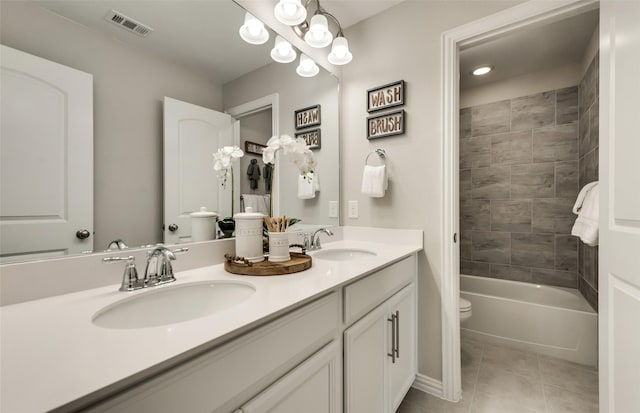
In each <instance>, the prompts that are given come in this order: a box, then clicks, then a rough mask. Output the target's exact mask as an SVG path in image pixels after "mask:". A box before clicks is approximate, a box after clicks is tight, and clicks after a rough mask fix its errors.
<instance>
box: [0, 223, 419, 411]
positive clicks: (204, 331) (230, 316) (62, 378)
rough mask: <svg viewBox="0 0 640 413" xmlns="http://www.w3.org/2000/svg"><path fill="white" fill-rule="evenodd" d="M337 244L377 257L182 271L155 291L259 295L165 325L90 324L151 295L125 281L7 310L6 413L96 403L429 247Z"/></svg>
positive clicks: (1, 314) (0, 314) (1, 317)
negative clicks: (284, 267) (219, 286)
mask: <svg viewBox="0 0 640 413" xmlns="http://www.w3.org/2000/svg"><path fill="white" fill-rule="evenodd" d="M419 232H420V233H421V231H419ZM419 238H420V240H421V238H422V237H421V235H420V237H419ZM332 248H359V249H365V250H371V251H374V252H376V254H377V255H376V256H373V257H371V258H367V259H362V260H354V261H346V262H338V261H327V260H322V259H314V260H313V266H312V268H310V269H309V270H306V271H304V272H300V273H296V274H289V275H281V276H272V277H251V276H241V275H234V274H230V273H227V272H226V271H224V268H223V265H222V264H219V265H212V266H208V267H202V268H197V269H193V270H188V271H182V272H178V273H176V278H177V281H176V282H174V283H171V284H169V285H166V286H160V287H154V288H171V287H172V286H175V285H180V284H185V283H191V282H198V281H209V280H242V281H245V282H249V283H251V284H253V285H254V286H255V288H256V292H255V294H254V295H253V296H252V297H251V298H249V299H248V300H247V301H244V302H242V303H241V304H238V305H236V306H235V307H232V308H229V309H227V310H224V311H222V312H218V313H215V314H212V315H209V316H206V317H202V318H198V319H195V320H191V321H186V322H182V323H177V324H172V325H167V326H160V327H151V328H139V329H129V330H115V329H106V328H101V327H97V326H95V325H94V324H93V323H92V321H91V319H92V317H93V315H94V314H95V313H96V312H97V311H98V310H100V309H102V308H103V307H105V306H107V305H109V304H112V303H114V302H116V301H119V300H121V299H123V298H125V297H127V296H130V295H135V294H144V293H146V292H147V291H149V290H143V291H134V292H130V293H125V292H120V291H118V287H119V286H118V285H111V286H108V287H101V288H95V289H91V290H85V291H80V292H76V293H71V294H65V295H60V296H55V297H49V298H45V299H40V300H35V301H28V302H24V303H20V304H15V305H9V306H4V307H1V308H0V321H1V329H2V330H1V348H0V351H1V371H0V376H1V378H2V380H1V393H0V399H1V402H0V403H1V404H0V410H1V411H6V412H17V411H20V412H43V411H49V410H52V409H56V408H59V407H61V406H65V405H68V404H69V403H71V402H73V401H76V400H78V399H81V398H86V397H89V398H93V397H95V396H96V395H100V394H101V393H104V390H105V389H106V388H110V389H114V388H117V387H118V383H120V384H122V383H123V382H124V381H126V380H127V379H128V380H131V379H132V378H135V379H139V378H142V377H144V374H145V371H147V374H153V369H154V368H157V367H158V366H160V365H163V366H170V365H171V364H172V363H178V362H179V361H180V357H184V356H185V355H188V354H189V353H193V354H196V353H199V352H202V351H205V350H207V349H210V348H213V347H214V346H216V345H218V344H220V343H222V342H224V341H227V340H229V339H231V338H233V337H235V336H237V335H238V334H241V333H243V332H245V331H248V330H249V329H251V328H254V327H256V326H257V325H260V324H262V323H264V322H266V321H268V320H270V319H272V318H274V317H276V316H278V315H280V314H283V313H285V312H287V311H290V310H292V309H294V308H296V307H298V306H300V305H302V304H304V303H306V302H309V301H310V300H312V299H314V298H316V297H319V296H321V295H323V294H324V293H326V292H328V291H331V290H334V289H336V288H339V287H340V286H342V285H344V284H347V283H349V282H352V281H354V280H356V279H357V278H359V277H361V276H364V275H366V274H368V273H370V272H372V271H375V270H377V269H380V268H382V267H384V266H387V265H389V264H390V263H393V262H396V261H398V260H400V259H402V258H404V257H407V256H409V255H411V254H413V253H415V252H417V251H419V250H421V249H422V244H421V243H420V242H415V243H406V242H405V243H375V242H365V241H351V240H341V241H335V242H327V243H326V244H325V246H324V248H323V250H328V249H332ZM313 254H314V253H310V255H312V256H313ZM167 311H171V309H170V308H167Z"/></svg>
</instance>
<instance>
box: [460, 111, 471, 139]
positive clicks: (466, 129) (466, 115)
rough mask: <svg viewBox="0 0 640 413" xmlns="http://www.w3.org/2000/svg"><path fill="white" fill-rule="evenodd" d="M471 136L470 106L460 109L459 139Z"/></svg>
mask: <svg viewBox="0 0 640 413" xmlns="http://www.w3.org/2000/svg"><path fill="white" fill-rule="evenodd" d="M470 137H471V108H464V109H460V139H464V138H470Z"/></svg>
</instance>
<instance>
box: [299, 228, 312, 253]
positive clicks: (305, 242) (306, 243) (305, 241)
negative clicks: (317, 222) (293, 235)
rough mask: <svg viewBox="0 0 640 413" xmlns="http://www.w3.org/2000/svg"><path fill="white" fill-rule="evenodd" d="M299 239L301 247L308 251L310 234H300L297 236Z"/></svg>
mask: <svg viewBox="0 0 640 413" xmlns="http://www.w3.org/2000/svg"><path fill="white" fill-rule="evenodd" d="M298 236H299V237H303V238H302V245H304V249H306V250H308V249H310V248H311V233H310V232H301V233H299V234H298Z"/></svg>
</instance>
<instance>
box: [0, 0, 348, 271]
mask: <svg viewBox="0 0 640 413" xmlns="http://www.w3.org/2000/svg"><path fill="white" fill-rule="evenodd" d="M0 7H1V8H2V10H1V11H2V13H0V23H1V24H0V26H1V27H0V39H1V43H2V45H3V49H2V66H3V67H2V76H3V77H2V83H3V88H2V94H3V95H2V106H3V110H2V140H1V144H2V151H1V152H2V159H1V165H2V174H1V175H0V178H1V179H2V185H1V188H2V196H1V197H0V202H1V204H0V215H1V217H0V219H1V221H0V225H2V227H1V228H0V229H1V231H0V233H1V236H2V240H1V243H0V245H1V251H0V253H1V254H2V257H1V258H2V262H7V261H11V260H24V259H32V258H47V257H57V256H60V255H64V254H67V253H79V252H84V251H87V250H94V251H102V250H105V249H106V248H107V247H108V246H109V245H111V246H112V247H113V248H117V246H118V244H119V243H120V245H122V244H125V245H127V246H129V247H136V246H140V245H148V244H153V243H158V242H163V241H164V242H166V243H176V242H188V241H190V240H191V219H190V214H191V213H192V212H196V211H199V210H200V207H206V208H207V210H208V211H214V212H216V213H217V214H218V216H219V217H220V218H224V217H227V216H230V215H232V213H233V212H238V211H240V208H241V205H245V206H249V205H252V206H254V205H255V206H254V208H258V209H260V207H259V205H260V203H262V204H264V202H265V201H264V200H265V198H266V196H267V195H268V194H271V196H272V200H271V202H272V204H273V213H274V215H275V214H277V215H287V216H292V217H297V218H301V219H302V222H303V223H304V224H321V225H331V224H333V225H337V224H338V218H337V217H329V203H330V202H331V201H338V194H339V188H338V167H337V165H338V82H337V80H336V78H335V77H333V76H331V75H330V74H329V73H328V72H326V71H324V70H323V69H321V71H320V74H319V75H317V76H315V77H313V78H302V77H300V76H298V75H297V74H296V67H297V63H298V62H297V60H296V61H294V62H292V63H289V64H282V63H276V62H274V61H273V60H272V59H271V57H270V53H271V49H272V48H273V47H274V42H275V40H276V34H275V33H273V32H271V31H269V35H270V38H269V40H268V41H267V42H266V43H264V44H262V45H252V44H248V43H246V42H244V41H243V40H242V39H241V38H240V36H239V28H240V26H241V25H242V24H243V22H244V18H245V11H244V10H243V9H242V8H240V7H239V6H238V5H236V4H235V3H233V2H232V1H231V0H229V1H226V0H225V1H214V2H180V1H145V2H139V1H91V2H77V1H3V2H2V4H1V6H0ZM114 16H120V17H122V18H123V19H125V20H124V21H131V22H134V24H136V25H139V26H138V28H137V29H134V31H132V30H127V29H123V28H122V27H120V26H118V25H116V24H114V23H113V21H112V20H113V18H114ZM117 19H118V18H117V17H116V20H117ZM127 19H128V20H127ZM136 30H137V31H138V32H136ZM145 31H146V32H147V33H146V37H145V36H141V33H140V32H145ZM7 54H12V59H13V60H11V61H12V62H14V61H15V62H17V63H11V65H13V66H11V67H9V65H8V64H6V62H8V61H10V60H9V59H5V56H6V55H7ZM298 54H299V53H298ZM32 59H33V60H32ZM16 65H17V66H16ZM25 68H26V69H25ZM23 69H24V70H36V71H37V70H40V71H41V72H42V74H41V76H40V77H34V75H25V74H24V73H22V72H21V71H22V70H23ZM57 70H60V71H61V72H63V73H66V74H64V75H61V74H56V73H57ZM47 76H48V77H52V79H49V80H47ZM9 78H11V79H12V82H13V83H8V82H7V81H6V80H7V79H9ZM60 78H65V79H67V78H68V84H65V85H64V87H61V86H60V85H59V84H57V83H56V82H58V80H59V79H60ZM76 78H77V79H76ZM34 79H37V81H34ZM78 79H79V80H78ZM65 81H67V80H65ZM8 84H12V85H13V87H5V86H6V85H8ZM43 85H44V86H43ZM9 93H11V94H9ZM165 98H169V99H172V100H174V101H176V102H179V103H180V105H184V107H190V108H191V109H194V111H196V110H202V111H211V112H213V113H216V114H218V115H221V116H223V117H226V119H227V121H225V122H226V123H225V124H223V125H221V124H218V125H217V126H216V127H215V128H213V129H211V122H209V126H208V127H205V125H206V123H202V122H201V123H197V122H185V121H184V120H185V119H186V118H185V116H187V117H188V116H190V115H191V114H189V113H183V112H180V110H181V109H177V112H175V111H174V112H173V113H172V114H171V115H172V116H174V115H175V116H174V118H172V119H173V121H171V120H170V118H168V114H167V110H168V109H170V105H167V104H166V100H165ZM315 105H319V106H320V110H321V124H320V125H318V126H314V127H310V128H302V129H298V130H297V129H296V127H295V122H294V112H295V111H296V110H299V109H303V108H306V107H310V106H315ZM25 107H26V108H27V109H25ZM52 108H53V109H52ZM56 111H57V112H56ZM72 111H76V112H78V113H74V114H73V116H79V119H81V120H80V121H78V122H75V121H74V122H75V123H74V122H72V121H70V120H69V119H71V116H72V113H71V112H72ZM18 113H19V114H20V116H22V117H23V119H22V122H17V121H16V120H15V119H14V120H13V121H12V120H10V119H9V118H8V117H9V116H10V115H11V116H14V115H16V114H18ZM51 113H53V115H51ZM43 114H48V115H47V116H48V117H47V116H45V115H43ZM61 114H62V115H61ZM54 115H57V117H56V116H54ZM60 119H62V120H60ZM181 119H182V120H181ZM189 119H193V118H189ZM25 125H26V126H25ZM21 128H23V129H21ZM172 128H174V129H175V128H177V130H178V131H177V132H178V133H176V134H174V136H173V137H172V139H174V141H172V142H173V143H172V145H174V146H172V147H169V146H168V144H167V141H166V139H167V136H168V135H170V133H171V129H172ZM316 130H317V134H314V132H315V131H316ZM174 132H175V130H174ZM187 132H188V133H189V134H190V135H189V136H194V137H196V138H197V139H199V141H200V142H199V143H200V144H202V145H201V146H198V145H193V144H189V145H187V144H186V142H187V141H186V139H187V138H186V137H185V136H187V135H185V134H184V133H187ZM309 132H311V134H309ZM296 133H299V134H303V136H309V137H311V138H312V139H315V138H316V137H317V138H318V140H319V143H320V144H319V145H318V146H319V147H318V148H316V149H314V155H315V156H316V159H317V161H318V166H317V168H316V171H317V176H318V181H319V182H320V190H319V191H318V192H317V193H315V196H314V197H313V198H309V199H301V197H299V196H298V195H299V194H298V171H297V169H296V168H295V167H294V166H293V165H291V164H290V163H289V162H287V161H286V160H282V159H279V160H278V162H277V163H276V165H275V170H273V171H271V172H269V171H267V170H265V165H264V163H263V162H262V158H261V156H260V155H259V152H260V148H261V145H265V144H266V142H267V140H268V139H269V138H270V137H271V136H272V135H282V134H288V135H290V136H292V137H295V135H296ZM12 134H13V135H14V136H20V139H13V140H12V139H10V138H9V137H10V136H11V135H12ZM16 134H17V135H16ZM305 134H307V135H305ZM45 136H46V138H44V137H45ZM189 142H190V143H191V142H192V141H189ZM193 142H195V141H193ZM314 142H315V141H314ZM227 145H229V146H238V147H240V148H241V149H242V150H243V151H244V150H245V149H246V148H249V149H250V150H249V151H248V152H246V153H245V155H244V156H243V157H242V158H240V160H239V161H236V163H234V183H233V185H229V184H227V185H226V187H222V185H221V182H220V181H219V179H218V178H217V177H216V174H215V171H214V170H213V156H212V155H213V153H214V152H215V151H216V150H217V149H218V148H219V147H221V146H227ZM168 155H170V156H172V157H173V158H174V159H173V162H174V166H173V167H167V157H168ZM74 159H75V160H74ZM171 168H174V169H171ZM258 171H259V175H258ZM268 173H272V174H273V177H274V180H273V188H271V191H269V189H268V187H267V185H266V182H265V179H264V178H265V174H268ZM77 181H84V182H83V185H84V186H80V187H79V188H80V189H71V187H70V185H71V184H74V185H75V184H77V183H78V182H77ZM169 182H173V183H169ZM171 185H174V187H171ZM232 188H233V189H234V190H233V191H232ZM232 192H233V193H234V195H235V199H234V200H233V205H234V211H232V210H231V204H232V198H231V193H232ZM42 199H44V200H45V202H44V203H43V202H42ZM171 203H174V204H175V205H173V206H171V205H169V204H171ZM74 208H75V209H77V210H78V211H80V212H78V214H79V215H78V216H79V217H81V219H80V218H79V219H80V221H78V222H75V221H74V219H75V217H72V216H71V215H72V214H71V213H72V209H74ZM171 208H174V209H173V210H172V211H173V212H172V214H174V215H173V216H174V217H175V219H170V218H168V217H167V214H168V211H169V210H171ZM72 218H74V219H72ZM172 224H175V225H176V226H177V227H178V230H176V231H170V230H169V227H170V226H171V225H172ZM87 234H88V236H86V235H87ZM172 235H173V236H172ZM56 237H57V238H59V239H60V240H55V241H53V238H56ZM114 241H115V243H113V242H114Z"/></svg>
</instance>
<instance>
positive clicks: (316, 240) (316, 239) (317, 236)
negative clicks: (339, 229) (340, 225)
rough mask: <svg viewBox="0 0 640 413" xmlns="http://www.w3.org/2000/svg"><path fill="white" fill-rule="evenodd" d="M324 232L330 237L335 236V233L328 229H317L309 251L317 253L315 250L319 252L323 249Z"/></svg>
mask: <svg viewBox="0 0 640 413" xmlns="http://www.w3.org/2000/svg"><path fill="white" fill-rule="evenodd" d="M321 232H323V233H325V234H327V235H329V236H331V235H333V232H331V230H330V229H328V228H320V229H317V230H316V231H315V232H314V233H313V235H311V243H310V245H309V251H315V250H319V249H322V245H320V233H321Z"/></svg>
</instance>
